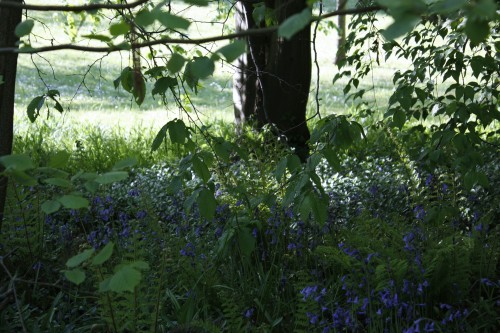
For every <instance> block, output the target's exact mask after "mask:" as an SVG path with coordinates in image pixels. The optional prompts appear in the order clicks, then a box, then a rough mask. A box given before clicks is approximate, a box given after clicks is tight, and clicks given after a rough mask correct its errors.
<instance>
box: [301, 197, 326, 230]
mask: <svg viewBox="0 0 500 333" xmlns="http://www.w3.org/2000/svg"><path fill="white" fill-rule="evenodd" d="M327 208H328V206H327V205H326V204H325V203H324V201H323V200H321V198H319V197H318V195H316V194H315V193H314V192H309V193H307V195H306V196H305V197H304V200H303V201H302V203H301V205H300V212H301V214H302V218H304V219H305V218H307V217H308V215H309V214H310V213H312V216H313V218H314V220H315V221H316V222H318V223H319V224H320V225H323V224H325V222H326V218H327V216H328V210H327Z"/></svg>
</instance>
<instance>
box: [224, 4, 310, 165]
mask: <svg viewBox="0 0 500 333" xmlns="http://www.w3.org/2000/svg"><path fill="white" fill-rule="evenodd" d="M239 3H240V8H243V9H244V10H243V11H240V12H239V13H238V15H237V16H240V13H242V14H243V15H241V16H240V21H238V19H237V24H238V22H240V24H241V23H246V24H247V25H244V24H241V25H240V26H239V28H240V29H244V28H248V27H250V28H252V27H256V25H255V22H254V21H253V18H252V11H253V3H254V2H253V1H239ZM266 6H267V7H269V8H272V9H274V13H275V17H276V19H277V23H278V24H280V23H282V22H284V21H285V20H286V19H287V18H289V17H290V16H292V15H293V14H296V13H300V12H301V11H302V10H304V9H305V8H306V7H307V5H306V1H304V0H268V1H266ZM241 17H243V19H241ZM252 24H253V25H252ZM310 30H311V28H310V25H308V26H307V27H305V28H304V29H303V30H301V31H300V32H298V33H297V34H295V35H294V36H293V37H292V38H291V39H290V40H285V39H283V38H281V37H279V36H278V35H277V33H275V34H273V35H271V36H270V37H249V38H248V39H247V42H248V50H249V52H248V53H247V54H246V55H243V57H242V60H241V62H240V63H239V64H238V65H239V66H240V67H239V71H238V72H237V73H236V74H235V86H234V90H233V94H234V96H235V98H234V100H235V114H236V119H237V121H241V120H242V119H243V120H245V119H247V118H244V117H242V116H241V115H243V116H246V115H250V116H252V115H254V117H255V118H256V120H257V123H258V124H259V125H262V124H273V125H274V127H275V129H276V131H277V132H278V133H277V134H278V135H283V136H285V137H286V139H287V143H288V145H289V146H290V147H292V148H294V149H295V153H296V154H297V155H298V156H299V157H300V158H301V160H302V161H305V160H306V159H307V157H308V155H309V147H308V144H307V141H308V140H309V137H310V133H309V129H308V127H307V123H306V110H307V99H308V97H309V87H310V83H311V31H310ZM254 89H255V90H254ZM241 101H244V102H241ZM236 102H238V104H237V103H236ZM240 110H244V111H240ZM245 112H246V113H245ZM238 115H239V116H238Z"/></svg>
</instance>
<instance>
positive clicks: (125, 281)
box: [108, 265, 142, 293]
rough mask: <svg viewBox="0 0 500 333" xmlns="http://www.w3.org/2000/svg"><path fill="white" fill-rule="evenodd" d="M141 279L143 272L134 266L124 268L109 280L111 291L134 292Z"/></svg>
mask: <svg viewBox="0 0 500 333" xmlns="http://www.w3.org/2000/svg"><path fill="white" fill-rule="evenodd" d="M141 277H142V275H141V272H139V271H138V270H136V269H135V268H133V267H132V266H130V265H127V266H123V267H121V268H120V269H118V271H117V272H116V273H115V274H113V276H112V277H111V279H110V280H109V284H108V287H109V290H111V291H114V292H117V293H119V292H124V291H130V292H133V291H134V288H135V287H136V286H137V285H138V284H139V282H140V281H141Z"/></svg>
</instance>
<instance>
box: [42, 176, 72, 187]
mask: <svg viewBox="0 0 500 333" xmlns="http://www.w3.org/2000/svg"><path fill="white" fill-rule="evenodd" d="M45 183H47V184H50V185H54V186H58V187H62V188H70V187H73V183H71V182H70V181H69V180H67V179H63V178H47V179H45Z"/></svg>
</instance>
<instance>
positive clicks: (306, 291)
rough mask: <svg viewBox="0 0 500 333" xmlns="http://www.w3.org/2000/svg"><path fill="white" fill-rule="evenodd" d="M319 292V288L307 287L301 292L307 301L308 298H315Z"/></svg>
mask: <svg viewBox="0 0 500 333" xmlns="http://www.w3.org/2000/svg"><path fill="white" fill-rule="evenodd" d="M317 291H318V286H307V287H305V288H304V289H302V290H301V291H300V293H301V294H302V296H303V298H302V299H303V300H304V301H305V300H307V299H308V298H311V297H313V295H314V294H316V292H317Z"/></svg>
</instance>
